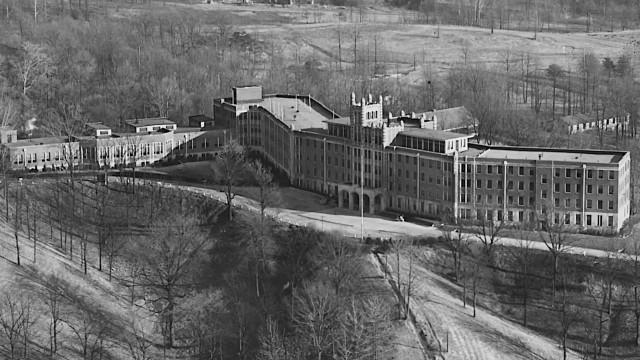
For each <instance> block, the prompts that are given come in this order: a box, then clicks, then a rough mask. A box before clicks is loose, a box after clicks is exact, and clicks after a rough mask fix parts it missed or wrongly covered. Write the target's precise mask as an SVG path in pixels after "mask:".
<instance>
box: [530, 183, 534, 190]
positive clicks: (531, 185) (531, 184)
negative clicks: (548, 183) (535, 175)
mask: <svg viewBox="0 0 640 360" xmlns="http://www.w3.org/2000/svg"><path fill="white" fill-rule="evenodd" d="M533 187H534V185H533V181H532V182H530V183H529V191H533Z"/></svg>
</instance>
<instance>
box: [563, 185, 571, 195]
mask: <svg viewBox="0 0 640 360" xmlns="http://www.w3.org/2000/svg"><path fill="white" fill-rule="evenodd" d="M564 192H566V193H568V192H571V184H564Z"/></svg>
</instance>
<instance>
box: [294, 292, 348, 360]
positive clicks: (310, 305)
mask: <svg viewBox="0 0 640 360" xmlns="http://www.w3.org/2000/svg"><path fill="white" fill-rule="evenodd" d="M326 290H327V289H324V290H323V289H314V288H312V287H311V286H310V285H306V286H304V287H303V289H302V291H301V294H300V295H299V296H297V298H296V301H297V303H298V306H297V311H296V314H295V316H294V318H293V322H294V324H295V325H296V331H297V332H298V334H299V336H300V338H301V340H302V341H303V343H304V344H305V345H306V347H308V351H309V353H310V354H313V357H315V358H317V359H318V360H322V358H323V356H327V354H328V353H329V351H330V347H331V338H332V334H333V329H336V327H337V324H336V321H337V310H338V309H337V304H336V301H335V299H334V298H333V296H332V295H331V293H330V291H326Z"/></svg>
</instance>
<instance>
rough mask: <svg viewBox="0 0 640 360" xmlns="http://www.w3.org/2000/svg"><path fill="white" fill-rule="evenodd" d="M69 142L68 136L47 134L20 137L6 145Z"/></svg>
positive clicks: (20, 145)
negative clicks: (40, 136) (43, 135)
mask: <svg viewBox="0 0 640 360" xmlns="http://www.w3.org/2000/svg"><path fill="white" fill-rule="evenodd" d="M67 142H68V138H67V137H66V136H47V137H42V138H33V139H20V140H16V141H14V142H11V143H7V144H5V145H6V146H7V147H23V146H38V145H53V144H63V143H67Z"/></svg>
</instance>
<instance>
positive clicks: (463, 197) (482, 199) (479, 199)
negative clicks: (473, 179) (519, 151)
mask: <svg viewBox="0 0 640 360" xmlns="http://www.w3.org/2000/svg"><path fill="white" fill-rule="evenodd" d="M494 198H495V202H494ZM525 199H526V198H525V197H524V196H518V197H517V200H516V197H515V196H511V195H509V196H507V205H512V206H515V205H517V206H529V207H532V206H534V205H535V198H534V197H532V196H530V197H529V201H528V203H526V202H525ZM543 199H546V194H543ZM469 201H470V196H469V194H465V193H462V194H460V202H461V203H468V202H469ZM594 201H595V204H596V205H597V209H598V210H604V202H605V200H601V199H586V206H585V207H586V208H587V209H593V204H594ZM607 202H608V209H609V210H614V209H615V200H607ZM475 203H476V204H487V205H493V204H494V203H495V204H497V205H504V198H503V197H502V196H501V195H498V196H495V197H494V196H493V195H491V194H487V195H482V194H477V195H476V202H475ZM561 204H564V207H565V208H567V209H568V208H571V207H572V206H573V204H575V208H576V209H581V208H582V199H580V198H576V199H571V198H566V199H564V200H563V199H559V198H555V199H554V206H555V207H557V208H559V207H560V206H561Z"/></svg>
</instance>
